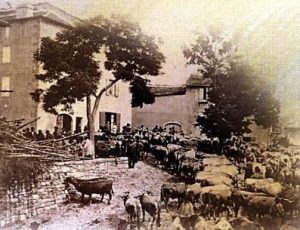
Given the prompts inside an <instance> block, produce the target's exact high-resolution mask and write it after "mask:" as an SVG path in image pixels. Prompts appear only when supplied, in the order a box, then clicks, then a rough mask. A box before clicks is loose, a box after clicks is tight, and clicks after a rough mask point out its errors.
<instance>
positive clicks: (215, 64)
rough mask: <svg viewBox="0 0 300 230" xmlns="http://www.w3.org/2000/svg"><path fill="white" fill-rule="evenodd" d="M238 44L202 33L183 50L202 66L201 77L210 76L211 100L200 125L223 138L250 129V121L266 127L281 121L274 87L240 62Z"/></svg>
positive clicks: (201, 117)
mask: <svg viewBox="0 0 300 230" xmlns="http://www.w3.org/2000/svg"><path fill="white" fill-rule="evenodd" d="M234 50H236V48H235V47H233V44H232V43H231V42H229V41H227V40H226V39H221V38H220V37H216V38H213V37H212V36H203V35H202V36H199V37H198V38H197V40H196V42H195V43H194V44H192V45H191V46H190V47H189V48H187V49H186V50H184V55H185V57H186V58H187V60H188V64H197V65H199V66H200V68H199V69H200V70H199V72H200V75H201V77H205V78H209V79H211V82H212V87H211V89H210V90H209V93H208V96H209V103H208V107H207V108H206V109H205V111H204V114H203V115H199V116H198V117H197V120H196V122H197V125H198V126H199V127H200V128H201V131H202V132H203V133H205V134H206V135H207V136H208V137H218V138H219V139H220V140H221V142H222V141H223V140H225V139H226V138H229V137H230V136H231V135H232V134H237V135H242V134H244V133H250V132H251V130H250V129H249V125H250V124H253V123H254V124H257V125H259V126H263V127H264V128H268V127H271V126H272V125H274V124H276V123H277V122H278V115H279V103H278V102H277V101H276V100H275V98H274V95H273V94H272V90H271V87H270V86H269V85H268V84H267V83H266V82H263V81H262V80H261V79H260V78H258V77H257V76H256V75H255V74H254V73H253V72H252V71H251V69H250V68H249V67H248V66H245V65H241V64H240V63H238V60H237V56H236V55H235V54H234Z"/></svg>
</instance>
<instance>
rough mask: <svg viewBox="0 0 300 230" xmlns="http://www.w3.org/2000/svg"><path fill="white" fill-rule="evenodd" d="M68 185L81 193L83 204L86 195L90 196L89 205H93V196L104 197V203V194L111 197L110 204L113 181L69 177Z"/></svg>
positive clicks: (66, 180) (67, 179)
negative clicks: (71, 185)
mask: <svg viewBox="0 0 300 230" xmlns="http://www.w3.org/2000/svg"><path fill="white" fill-rule="evenodd" d="M65 182H66V183H70V184H73V185H74V186H75V188H76V190H77V191H78V192H80V193H81V202H82V203H83V199H84V195H85V194H87V195H89V204H90V203H91V198H92V194H100V195H102V197H101V201H100V202H102V201H103V197H104V194H107V195H108V196H109V200H108V204H110V201H111V198H112V194H113V188H112V185H113V181H112V180H108V179H97V178H96V179H94V180H81V179H76V178H74V177H67V178H66V179H65Z"/></svg>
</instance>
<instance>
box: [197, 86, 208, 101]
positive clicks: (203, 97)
mask: <svg viewBox="0 0 300 230" xmlns="http://www.w3.org/2000/svg"><path fill="white" fill-rule="evenodd" d="M207 100H208V88H206V87H204V88H200V89H199V102H206V101H207Z"/></svg>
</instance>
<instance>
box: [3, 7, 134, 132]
mask: <svg viewBox="0 0 300 230" xmlns="http://www.w3.org/2000/svg"><path fill="white" fill-rule="evenodd" d="M78 21H80V19H78V18H76V17H74V16H72V15H70V14H68V13H67V12H65V11H63V10H61V9H59V8H57V7H55V6H53V5H51V4H49V3H38V4H31V5H29V4H22V5H19V6H17V7H16V8H4V9H0V85H1V90H2V91H1V95H0V116H3V117H7V118H8V119H25V120H26V121H31V120H33V119H36V118H39V119H38V120H37V121H36V122H35V123H34V124H32V126H33V127H36V128H37V129H42V130H46V129H49V130H51V129H53V128H54V126H58V127H59V128H60V129H64V130H68V131H74V130H76V129H78V128H81V129H83V127H84V125H86V124H87V119H86V103H85V102H84V101H83V102H78V103H76V104H75V105H74V106H73V113H65V112H63V111H61V110H59V111H60V114H59V115H58V116H54V115H51V114H48V113H45V112H44V111H43V110H42V108H41V105H39V104H38V103H35V102H33V100H32V99H31V97H30V93H31V92H32V91H34V90H35V89H36V88H38V87H41V86H42V83H41V82H39V81H38V80H36V79H35V75H36V74H37V73H39V71H41V68H40V67H39V66H38V64H37V63H36V62H35V61H34V59H33V55H34V52H35V51H36V50H37V49H38V47H39V46H40V41H41V38H42V37H52V38H53V37H55V35H56V33H57V32H59V31H62V30H64V29H67V28H70V27H72V26H74V25H75V23H76V22H78ZM110 78H111V76H109V74H107V76H103V78H102V79H101V82H100V84H101V85H103V84H106V83H107V81H108V80H109V79H110ZM10 91H11V92H10ZM107 122H111V123H112V122H114V123H116V124H117V126H118V128H119V129H120V127H122V125H125V124H126V123H131V94H130V92H129V90H128V85H127V84H126V83H123V82H119V83H117V84H116V85H115V86H114V87H113V88H112V89H110V90H109V91H108V92H107V93H106V94H105V95H104V96H103V98H102V101H101V103H100V106H99V111H98V113H97V117H96V119H95V123H96V124H95V125H96V128H98V127H100V126H103V125H105V124H106V123H107Z"/></svg>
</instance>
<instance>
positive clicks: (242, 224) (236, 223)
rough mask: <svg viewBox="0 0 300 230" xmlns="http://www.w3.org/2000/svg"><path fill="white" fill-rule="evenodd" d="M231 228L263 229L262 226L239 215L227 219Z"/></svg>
mask: <svg viewBox="0 0 300 230" xmlns="http://www.w3.org/2000/svg"><path fill="white" fill-rule="evenodd" d="M229 223H230V224H231V226H232V227H233V229H243V230H263V229H264V228H263V227H262V226H261V225H260V224H258V223H256V222H253V221H251V220H249V219H247V218H246V217H243V216H239V217H236V218H234V219H231V220H230V221H229Z"/></svg>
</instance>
